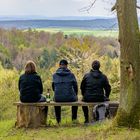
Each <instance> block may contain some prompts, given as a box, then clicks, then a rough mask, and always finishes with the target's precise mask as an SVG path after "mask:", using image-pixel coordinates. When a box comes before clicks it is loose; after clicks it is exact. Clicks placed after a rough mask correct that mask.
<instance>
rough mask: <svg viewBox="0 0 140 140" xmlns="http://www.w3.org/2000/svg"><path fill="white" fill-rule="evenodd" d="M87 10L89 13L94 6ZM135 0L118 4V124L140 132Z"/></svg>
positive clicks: (119, 0) (139, 43)
mask: <svg viewBox="0 0 140 140" xmlns="http://www.w3.org/2000/svg"><path fill="white" fill-rule="evenodd" d="M95 2H96V0H94V1H93V3H92V4H91V6H89V7H85V8H84V9H83V10H85V9H86V8H87V9H86V10H87V11H89V10H90V9H91V7H92V6H93V5H94V3H95ZM136 8H139V9H140V7H139V6H137V1H136V0H116V4H115V5H114V6H113V7H112V11H113V10H115V9H116V10H117V17H118V24H119V42H120V46H121V57H120V62H121V63H120V67H121V78H120V81H121V87H120V88H121V90H120V91H121V93H120V105H119V109H118V112H117V116H116V118H115V121H114V122H115V124H117V125H120V126H128V127H138V128H140V32H139V25H138V17H137V11H136Z"/></svg>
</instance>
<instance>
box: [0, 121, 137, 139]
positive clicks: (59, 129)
mask: <svg viewBox="0 0 140 140" xmlns="http://www.w3.org/2000/svg"><path fill="white" fill-rule="evenodd" d="M14 122H15V121H14V120H9V121H2V122H0V140H139V139H140V130H137V129H129V128H117V127H114V128H113V127H110V126H111V121H106V122H104V123H100V124H94V125H90V126H84V125H81V124H79V125H72V124H63V125H62V126H55V125H53V126H51V127H44V128H38V129H25V128H22V129H16V128H15V127H14Z"/></svg>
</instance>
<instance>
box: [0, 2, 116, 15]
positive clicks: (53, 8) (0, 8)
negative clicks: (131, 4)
mask: <svg viewBox="0 0 140 140" xmlns="http://www.w3.org/2000/svg"><path fill="white" fill-rule="evenodd" d="M92 1H94V0H0V15H4V16H5V15H6V16H13V15H14V16H15V15H22V16H29V15H37V16H46V17H60V16H97V17H98V16H99V17H104V16H105V17H108V16H114V14H113V13H111V12H110V9H111V7H112V3H111V2H110V1H111V0H97V2H96V3H95V5H94V7H93V8H92V9H91V10H90V11H89V12H86V11H82V10H81V9H82V8H83V7H87V6H89V5H90V3H91V2H92ZM112 1H113V0H112Z"/></svg>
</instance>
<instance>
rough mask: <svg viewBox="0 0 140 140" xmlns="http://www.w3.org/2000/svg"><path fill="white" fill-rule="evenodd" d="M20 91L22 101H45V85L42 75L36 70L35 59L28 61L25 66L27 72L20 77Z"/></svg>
mask: <svg viewBox="0 0 140 140" xmlns="http://www.w3.org/2000/svg"><path fill="white" fill-rule="evenodd" d="M19 91H20V100H21V102H29V103H30V102H40V101H45V100H46V99H45V97H44V96H42V92H43V86H42V81H41V78H40V76H39V75H38V74H37V72H36V66H35V63H34V62H33V61H28V62H27V64H26V66H25V73H24V74H23V75H21V76H20V78H19Z"/></svg>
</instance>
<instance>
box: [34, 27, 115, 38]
mask: <svg viewBox="0 0 140 140" xmlns="http://www.w3.org/2000/svg"><path fill="white" fill-rule="evenodd" d="M35 30H37V31H45V32H50V33H57V32H63V33H64V34H65V35H72V34H75V35H93V36H96V37H114V38H117V37H118V31H117V30H92V29H89V30H88V29H77V28H37V29H35Z"/></svg>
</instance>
